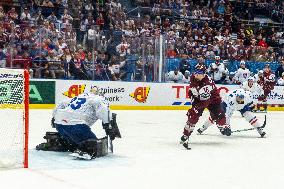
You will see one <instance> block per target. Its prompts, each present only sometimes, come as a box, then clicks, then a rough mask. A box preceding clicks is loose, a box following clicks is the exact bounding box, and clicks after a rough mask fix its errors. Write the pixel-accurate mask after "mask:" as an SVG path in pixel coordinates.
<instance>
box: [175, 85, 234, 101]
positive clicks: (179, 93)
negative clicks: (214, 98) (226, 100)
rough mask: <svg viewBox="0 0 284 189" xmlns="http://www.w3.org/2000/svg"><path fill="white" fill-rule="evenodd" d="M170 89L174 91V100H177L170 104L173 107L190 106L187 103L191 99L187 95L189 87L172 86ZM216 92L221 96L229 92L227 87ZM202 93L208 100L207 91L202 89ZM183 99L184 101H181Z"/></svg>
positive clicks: (222, 87)
mask: <svg viewBox="0 0 284 189" xmlns="http://www.w3.org/2000/svg"><path fill="white" fill-rule="evenodd" d="M172 89H173V90H174V94H175V98H176V99H177V100H176V101H174V102H173V103H172V105H173V106H189V105H191V102H189V99H190V98H191V96H190V95H189V89H190V86H189V85H187V86H184V85H173V86H172ZM217 90H218V92H219V93H220V95H221V96H224V94H225V93H227V92H228V91H229V89H228V88H227V87H224V86H221V87H219V88H218V89H217ZM203 93H204V96H203V97H204V98H206V99H207V98H208V97H210V96H208V89H207V88H204V90H202V94H203ZM183 99H185V100H184V101H183Z"/></svg>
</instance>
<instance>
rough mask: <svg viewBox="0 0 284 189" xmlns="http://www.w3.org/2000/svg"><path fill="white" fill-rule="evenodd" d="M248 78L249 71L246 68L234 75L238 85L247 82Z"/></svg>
mask: <svg viewBox="0 0 284 189" xmlns="http://www.w3.org/2000/svg"><path fill="white" fill-rule="evenodd" d="M249 77H250V71H249V69H247V68H245V69H242V68H239V69H238V71H237V72H236V74H235V80H236V81H239V82H240V83H242V82H244V81H247V80H248V78H249Z"/></svg>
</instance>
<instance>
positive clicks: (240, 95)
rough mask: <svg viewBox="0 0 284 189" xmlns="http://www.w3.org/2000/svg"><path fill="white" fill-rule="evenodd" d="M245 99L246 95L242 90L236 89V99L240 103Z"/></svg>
mask: <svg viewBox="0 0 284 189" xmlns="http://www.w3.org/2000/svg"><path fill="white" fill-rule="evenodd" d="M244 99H245V95H244V93H243V92H242V90H237V91H236V100H237V102H238V103H242V102H244Z"/></svg>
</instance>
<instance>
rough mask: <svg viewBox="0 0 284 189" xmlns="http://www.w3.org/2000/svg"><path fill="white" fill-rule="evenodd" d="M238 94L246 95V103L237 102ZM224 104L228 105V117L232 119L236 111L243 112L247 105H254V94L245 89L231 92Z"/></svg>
mask: <svg viewBox="0 0 284 189" xmlns="http://www.w3.org/2000/svg"><path fill="white" fill-rule="evenodd" d="M237 94H242V95H244V103H243V104H239V103H238V102H237V100H236V97H237ZM224 102H225V103H226V104H227V107H226V116H228V117H231V115H232V114H233V112H234V111H239V110H242V109H243V108H244V107H245V106H246V105H250V104H252V103H253V99H252V93H251V92H249V91H245V90H243V89H236V90H233V91H231V92H229V93H228V94H227V95H226V97H225V99H224Z"/></svg>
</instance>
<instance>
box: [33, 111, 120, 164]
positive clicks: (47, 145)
mask: <svg viewBox="0 0 284 189" xmlns="http://www.w3.org/2000/svg"><path fill="white" fill-rule="evenodd" d="M51 123H52V126H53V127H54V125H53V119H52V121H51ZM110 126H111V127H108V128H107V129H105V130H106V133H107V135H109V137H110V139H111V140H114V139H115V138H121V134H120V131H119V128H118V126H117V123H116V114H115V113H113V114H112V120H111V122H110ZM43 138H44V139H46V142H44V143H41V144H39V145H37V146H36V150H42V151H57V152H68V151H69V152H75V153H77V152H76V150H78V149H79V150H81V151H83V152H86V153H88V154H89V155H90V156H91V159H94V158H96V157H102V156H106V155H107V154H108V137H107V136H106V137H103V138H101V139H88V140H85V141H83V142H81V143H80V144H78V145H76V144H74V143H72V142H70V141H68V140H66V139H65V138H63V137H62V136H60V134H59V133H58V132H46V134H45V136H44V137H43ZM111 145H112V143H111Z"/></svg>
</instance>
